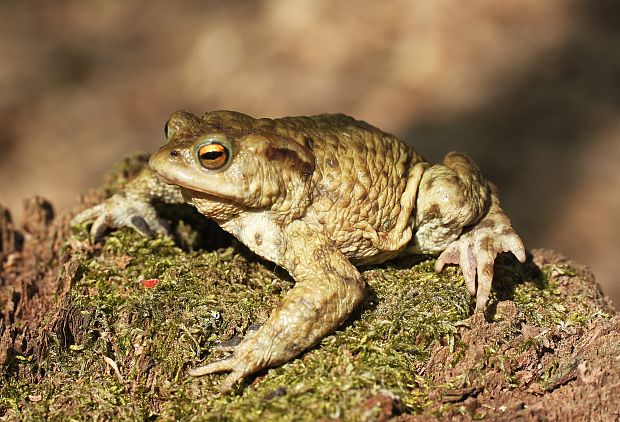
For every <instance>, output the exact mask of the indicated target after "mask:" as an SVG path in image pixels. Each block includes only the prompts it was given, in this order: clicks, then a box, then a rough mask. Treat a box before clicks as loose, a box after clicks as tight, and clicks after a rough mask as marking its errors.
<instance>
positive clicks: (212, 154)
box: [200, 151, 224, 160]
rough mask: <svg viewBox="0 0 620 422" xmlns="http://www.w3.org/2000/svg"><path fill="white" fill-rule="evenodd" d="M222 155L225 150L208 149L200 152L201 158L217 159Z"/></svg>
mask: <svg viewBox="0 0 620 422" xmlns="http://www.w3.org/2000/svg"><path fill="white" fill-rule="evenodd" d="M222 155H224V151H207V152H203V153H202V154H200V158H201V159H203V160H217V159H218V158H220V157H221V156H222Z"/></svg>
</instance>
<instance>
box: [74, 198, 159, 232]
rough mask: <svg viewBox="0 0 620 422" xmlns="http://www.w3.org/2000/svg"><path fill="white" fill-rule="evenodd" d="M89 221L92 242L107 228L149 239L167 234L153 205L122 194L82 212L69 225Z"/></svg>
mask: <svg viewBox="0 0 620 422" xmlns="http://www.w3.org/2000/svg"><path fill="white" fill-rule="evenodd" d="M89 221H93V224H92V227H91V229H90V236H91V239H93V240H97V239H99V238H100V236H101V235H102V234H103V232H104V231H105V230H106V229H108V228H121V227H125V226H127V227H131V228H132V229H134V230H135V231H137V232H138V233H141V234H143V235H145V236H149V237H152V236H154V235H155V234H162V235H165V234H167V233H168V229H167V227H166V223H165V222H164V221H163V220H161V219H160V218H159V217H158V216H157V211H155V208H153V205H151V204H150V203H149V202H145V201H139V200H136V199H134V198H128V197H127V196H125V195H124V194H122V193H118V194H116V195H114V196H112V197H110V198H108V199H106V200H105V201H104V202H102V203H101V204H99V205H95V206H94V207H91V208H88V209H86V210H84V211H82V212H81V213H79V214H78V215H76V216H75V217H74V218H73V219H72V220H71V225H73V226H75V225H78V224H82V223H85V222H89Z"/></svg>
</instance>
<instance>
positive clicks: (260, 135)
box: [73, 111, 525, 391]
mask: <svg viewBox="0 0 620 422" xmlns="http://www.w3.org/2000/svg"><path fill="white" fill-rule="evenodd" d="M165 132H166V138H167V139H168V143H167V144H166V145H164V146H163V147H161V148H160V149H159V151H158V152H157V153H155V154H154V155H153V156H152V157H151V159H150V162H149V166H150V169H145V170H144V171H142V172H141V173H140V174H139V175H138V176H137V177H136V178H135V179H134V180H132V181H131V182H129V183H128V184H127V185H126V187H125V189H124V191H123V192H121V193H118V194H116V195H114V196H112V197H111V198H109V199H107V200H106V201H105V202H103V203H102V204H99V205H97V206H95V207H93V208H90V209H88V210H86V211H84V212H82V213H81V214H79V215H78V216H76V217H75V219H74V220H73V223H74V224H79V223H82V222H86V221H91V220H94V223H93V225H92V228H91V235H92V236H93V237H94V238H97V237H98V236H99V235H101V234H102V232H103V231H104V230H105V229H106V228H108V227H122V226H130V227H132V228H134V229H135V230H137V231H139V232H141V233H144V234H146V235H152V234H154V233H160V234H166V225H165V223H164V222H163V221H162V220H160V218H159V217H158V215H157V213H156V211H155V209H154V208H153V205H152V204H153V203H154V202H156V201H163V202H166V203H182V202H187V203H189V204H191V205H193V206H194V207H196V208H197V209H198V211H199V212H200V213H202V214H204V215H205V216H206V217H208V218H210V219H212V220H214V221H215V222H216V223H217V224H219V225H220V226H221V227H222V228H223V229H224V230H226V231H228V232H230V233H232V234H233V235H234V236H235V237H237V239H239V240H240V241H241V242H243V243H244V244H245V245H247V247H248V248H250V249H251V250H252V251H254V252H255V253H256V254H257V255H259V256H261V257H263V258H265V259H267V260H269V261H272V262H274V263H276V264H277V265H279V266H282V267H283V268H285V269H286V270H287V271H288V272H289V273H290V274H291V276H292V277H293V278H294V279H295V281H296V285H295V287H294V288H293V289H292V290H291V291H289V293H288V294H287V295H286V297H285V298H284V299H283V300H282V301H281V303H280V304H279V305H278V306H277V307H276V309H275V310H273V312H272V313H271V316H270V317H269V319H268V320H267V322H266V323H265V324H264V325H263V326H261V327H260V328H259V329H258V330H257V331H255V332H253V333H251V334H248V335H246V337H245V338H244V339H243V341H241V342H240V343H239V344H238V345H236V346H231V347H229V348H228V349H227V350H229V351H231V352H232V356H230V357H229V358H228V359H225V360H221V361H217V362H214V363H211V364H208V365H206V366H202V367H198V368H194V369H191V370H190V371H189V374H191V375H205V374H210V373H214V372H220V371H231V373H230V374H229V375H228V377H227V378H226V379H225V381H224V382H223V383H222V386H221V389H222V391H226V390H227V389H229V388H230V387H231V386H232V385H233V384H234V383H235V382H237V381H238V380H240V379H242V378H243V377H245V376H247V375H249V374H252V373H254V372H256V371H259V370H261V369H263V368H267V367H273V366H277V365H280V364H282V363H284V362H287V361H288V360H290V359H292V358H294V357H295V356H297V355H298V354H300V353H301V352H302V351H304V350H306V349H308V348H309V347H311V346H312V345H314V344H316V343H317V342H318V341H319V340H320V339H321V338H322V337H323V336H325V335H326V334H328V333H330V332H331V331H333V330H334V329H335V328H336V327H338V326H339V325H340V324H341V323H342V322H343V321H344V320H345V319H346V318H347V317H348V316H349V315H350V314H351V312H352V311H353V310H354V309H355V307H356V306H357V305H358V304H359V303H360V301H361V300H362V298H363V296H364V281H363V279H362V277H361V276H360V273H359V272H358V270H357V269H356V267H355V266H356V265H361V264H364V265H366V264H378V263H381V262H384V261H386V260H388V259H391V258H394V257H396V256H399V255H404V254H421V253H424V254H438V255H439V257H438V259H437V264H436V270H437V271H441V270H442V268H443V267H444V266H445V265H446V264H458V265H460V267H461V269H462V272H463V275H464V278H465V282H466V285H467V288H468V290H469V292H470V293H471V294H472V295H475V296H476V310H477V311H481V310H483V309H484V307H485V306H486V303H487V301H488V298H489V293H490V290H491V283H492V279H493V263H494V260H495V257H496V255H497V254H498V253H500V252H512V253H513V254H514V255H515V256H516V257H517V258H518V259H519V260H520V261H522V262H523V261H524V260H525V250H524V248H523V243H522V241H521V239H520V238H519V236H518V235H517V234H516V233H515V231H514V230H513V228H512V226H511V224H510V220H509V219H508V217H507V216H506V215H505V214H504V212H503V211H502V209H501V208H500V204H499V200H498V196H497V192H496V189H495V187H494V186H493V185H492V184H491V183H489V182H488V181H487V180H486V179H484V177H483V176H482V174H481V173H480V170H479V169H478V167H477V166H476V164H474V163H473V162H472V161H471V160H470V159H469V158H468V157H467V156H465V155H463V154H459V153H449V154H448V155H446V157H445V158H444V160H443V163H442V164H434V165H433V164H430V163H429V162H427V161H426V160H425V159H424V158H423V157H422V156H421V155H419V154H418V153H417V152H416V151H414V150H413V149H412V148H411V147H410V146H408V145H407V144H405V143H404V142H402V141H400V140H399V139H397V138H396V137H395V136H393V135H390V134H388V133H385V132H383V131H381V130H379V129H377V128H375V127H373V126H371V125H369V124H368V123H365V122H362V121H358V120H355V119H353V118H351V117H348V116H345V115H342V114H335V115H332V114H323V115H318V116H310V117H285V118H281V119H254V118H252V117H250V116H247V115H245V114H241V113H237V112H231V111H215V112H210V113H207V114H205V115H204V116H203V117H202V118H199V117H197V116H195V115H193V114H191V113H188V112H185V111H177V112H175V113H173V114H172V116H171V117H170V119H169V120H168V122H167V124H166V127H165Z"/></svg>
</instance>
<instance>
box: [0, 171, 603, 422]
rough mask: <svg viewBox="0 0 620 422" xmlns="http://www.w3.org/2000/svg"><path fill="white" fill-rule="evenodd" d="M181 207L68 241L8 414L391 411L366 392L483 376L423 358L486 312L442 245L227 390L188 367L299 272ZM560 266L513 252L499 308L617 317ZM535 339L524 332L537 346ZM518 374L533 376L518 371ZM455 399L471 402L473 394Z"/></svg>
mask: <svg viewBox="0 0 620 422" xmlns="http://www.w3.org/2000/svg"><path fill="white" fill-rule="evenodd" d="M129 167H130V169H131V170H127V168H125V167H123V166H121V167H120V168H119V169H118V170H117V172H116V173H115V174H116V179H115V180H116V181H113V182H112V183H110V184H109V185H108V187H107V188H106V191H108V192H113V191H115V190H117V189H118V188H119V186H122V183H121V182H119V181H118V180H119V178H120V179H123V180H125V179H126V178H127V177H128V174H129V173H131V172H135V170H136V168H133V167H131V166H129ZM175 213H176V214H177V215H182V216H183V219H185V220H187V221H181V222H177V225H176V227H178V228H180V229H179V230H180V231H181V232H183V233H184V234H183V236H182V238H183V239H185V240H184V241H182V242H179V237H178V236H177V241H176V242H175V241H173V240H171V239H164V238H158V239H145V238H143V237H141V236H139V235H137V234H135V233H133V232H131V231H130V230H128V229H124V230H120V231H115V232H113V233H111V234H110V235H109V236H108V237H107V238H106V240H105V242H104V244H103V245H102V247H100V248H94V249H93V248H90V247H88V246H87V245H88V240H87V232H86V228H85V227H81V228H78V229H77V230H76V231H75V233H74V236H73V238H72V239H69V240H68V241H67V246H66V253H69V254H71V255H72V256H73V258H74V259H75V260H77V261H78V262H79V271H78V274H79V277H76V280H75V282H74V284H73V285H72V286H71V290H70V292H69V294H68V295H67V296H65V298H64V300H63V302H62V303H60V304H59V306H58V309H56V310H55V311H54V312H55V313H56V314H55V315H56V316H57V317H56V318H55V319H56V320H57V322H56V323H55V325H54V327H55V329H54V330H50V331H48V332H46V333H45V336H46V341H47V344H48V349H47V353H46V355H45V356H42V357H41V358H40V359H35V358H34V357H33V356H26V357H22V360H21V361H19V362H17V366H18V368H19V369H18V371H16V372H13V373H12V374H9V375H8V376H7V377H6V379H5V381H6V382H4V383H3V384H1V385H0V397H1V399H0V409H4V410H5V411H6V416H7V418H8V419H43V418H49V419H63V420H64V419H73V420H83V419H92V418H97V419H121V420H136V419H150V418H156V417H158V418H161V419H163V420H169V419H199V420H220V419H226V420H316V419H318V418H322V417H327V418H342V419H346V420H363V419H368V418H372V417H373V415H375V416H376V414H377V409H373V408H372V407H371V408H368V406H366V405H364V403H366V402H367V400H368V399H369V397H372V396H374V395H376V394H383V393H385V392H389V393H390V394H391V395H393V396H397V397H399V398H400V401H401V402H402V404H403V411H404V412H406V413H419V412H422V411H424V410H425V409H427V408H429V406H431V405H432V403H433V401H434V399H433V398H432V397H431V395H429V392H430V391H431V390H434V389H437V388H443V389H449V388H453V387H455V386H462V385H469V384H471V383H472V380H473V378H474V377H473V376H469V375H467V376H460V378H454V379H453V380H452V381H450V382H449V383H439V381H434V379H433V377H432V376H431V374H427V373H426V372H424V371H422V368H424V366H425V365H426V364H427V363H428V361H429V358H430V356H431V351H432V350H433V348H434V347H435V346H436V345H437V344H442V345H445V346H446V347H448V348H449V350H450V352H451V355H452V356H451V358H450V365H454V366H456V365H457V364H458V362H459V361H460V360H461V359H462V358H463V357H464V356H465V353H466V351H467V348H468V345H467V344H465V343H464V342H463V341H462V339H461V336H460V334H459V333H460V330H459V327H462V326H464V325H466V323H464V322H463V320H465V319H466V318H467V317H468V316H469V315H470V314H471V311H472V299H471V298H470V297H469V294H468V293H467V290H466V288H465V287H464V283H463V279H462V277H461V276H460V275H459V273H458V271H457V269H456V268H454V267H450V268H447V269H446V270H445V271H444V272H442V273H441V274H436V273H435V272H434V271H433V267H434V260H433V259H431V258H429V257H423V258H422V259H420V258H418V259H413V258H408V259H402V260H398V261H395V262H393V263H389V264H387V265H384V266H382V267H380V268H373V269H366V270H365V271H364V272H363V276H364V278H365V280H366V281H367V283H368V286H369V288H368V295H367V297H366V300H365V301H364V303H363V304H362V306H360V308H359V309H358V310H357V311H356V313H355V314H354V315H353V316H352V317H351V318H350V319H349V321H348V322H347V323H345V324H344V325H343V326H342V327H340V328H339V329H338V330H337V331H335V332H334V333H333V334H331V335H329V336H327V337H325V338H324V339H323V340H322V341H321V343H320V344H319V345H318V346H317V347H315V348H313V349H312V350H310V351H308V352H306V353H305V354H303V355H302V356H300V357H299V358H298V359H295V360H293V361H291V362H289V363H287V364H285V365H282V366H281V367H278V368H273V369H270V370H267V371H263V372H261V373H259V374H257V375H256V376H254V377H253V378H249V379H246V381H245V382H244V383H243V384H241V385H239V386H237V387H236V388H235V389H234V391H233V392H231V393H229V394H225V395H221V394H219V393H218V385H219V383H220V381H221V380H222V378H223V377H224V376H225V375H213V376H207V377H203V378H198V379H196V378H190V377H188V376H186V375H185V370H186V369H187V368H188V367H190V366H193V365H196V364H198V363H200V362H202V361H203V360H208V361H210V360H213V359H218V358H220V357H221V356H222V355H220V354H218V353H217V352H213V351H212V349H213V346H214V345H216V344H217V342H218V341H222V340H228V339H231V338H233V337H236V336H242V335H243V334H244V333H245V332H246V330H247V329H248V328H249V327H250V326H251V325H252V324H262V323H263V322H264V321H265V320H266V319H267V317H268V315H269V312H270V310H271V309H273V308H274V307H275V305H276V304H277V303H278V302H279V300H280V299H281V298H282V296H283V295H284V294H286V292H287V291H288V290H289V289H291V288H292V287H293V282H292V280H291V279H290V278H289V277H288V276H287V275H286V274H285V273H284V272H283V271H281V270H277V269H275V268H274V266H273V264H270V263H267V262H264V261H261V260H259V259H257V258H256V257H255V256H254V255H252V254H250V253H249V252H248V251H247V250H246V249H245V248H244V247H243V246H242V245H239V244H237V243H234V242H232V245H233V246H228V247H226V248H219V249H215V250H205V249H204V248H202V247H200V245H199V237H200V236H199V232H200V229H199V230H196V227H200V224H203V223H198V222H196V221H193V220H192V218H193V217H192V215H193V214H192V213H191V212H189V213H188V212H187V210H185V211H178V212H175ZM228 243H229V244H230V243H231V241H230V239H229V241H228ZM179 244H181V246H183V249H182V248H180V247H179V246H177V245H179ZM553 271H556V272H557V268H556V269H555V270H554V269H553V268H543V271H542V272H540V271H538V270H536V267H535V266H533V265H529V266H526V267H523V266H520V265H518V264H517V263H516V262H515V261H514V259H510V258H506V257H504V258H502V259H500V260H499V262H498V264H497V265H496V282H495V286H496V288H495V290H494V293H493V296H492V300H491V307H490V311H489V314H488V315H487V317H488V318H489V319H490V320H493V318H494V316H495V314H494V313H493V309H494V305H496V304H497V302H498V301H499V300H508V299H511V300H513V301H514V303H515V305H516V307H517V309H518V312H519V314H520V318H521V322H525V323H527V324H531V325H534V326H538V327H549V326H552V325H558V324H560V325H561V324H566V325H574V324H585V323H586V322H587V321H589V320H591V319H593V318H598V317H601V316H604V313H602V311H601V308H600V306H596V305H594V304H593V303H592V301H588V299H587V298H570V299H567V298H566V297H565V296H563V295H562V294H560V292H559V290H558V289H559V286H558V284H557V283H556V282H555V281H553V280H552V277H551V273H552V272H553ZM564 271H570V269H569V268H568V267H567V268H565V269H564ZM48 320H54V317H52V316H50V317H49V318H48ZM511 327H513V328H511V329H509V330H507V331H506V333H505V337H504V338H500V339H496V340H495V341H494V343H490V344H488V345H487V346H486V347H485V349H484V359H483V360H482V361H481V362H479V366H478V367H477V368H474V372H475V371H478V374H479V378H480V379H483V378H484V376H483V372H484V369H485V368H489V367H495V368H498V370H500V371H501V370H503V369H506V368H508V367H510V365H511V362H512V360H514V357H513V356H503V355H502V351H501V350H502V349H501V346H502V344H506V342H508V341H510V340H511V339H514V338H515V337H517V336H518V335H519V331H518V324H516V323H515V324H513V325H511ZM526 341H529V343H527V344H525V342H526ZM534 344H535V342H532V341H531V340H525V341H524V342H523V350H525V349H527V348H528V347H530V345H534ZM505 377H506V378H507V379H508V383H509V384H510V385H512V386H513V387H516V386H517V385H518V380H516V379H515V378H514V371H512V370H507V371H506V374H505ZM483 382H484V381H483ZM450 406H451V405H448V404H446V405H442V407H440V408H439V409H438V410H436V413H437V414H442V412H444V411H445V410H446V409H448V408H449V407H450ZM454 409H455V410H454V411H455V412H457V413H459V412H460V413H465V414H468V410H467V409H465V408H464V407H463V406H460V405H455V406H454ZM470 416H473V417H475V418H479V417H482V416H483V415H482V414H480V412H478V413H475V412H474V413H472V414H471V415H470Z"/></svg>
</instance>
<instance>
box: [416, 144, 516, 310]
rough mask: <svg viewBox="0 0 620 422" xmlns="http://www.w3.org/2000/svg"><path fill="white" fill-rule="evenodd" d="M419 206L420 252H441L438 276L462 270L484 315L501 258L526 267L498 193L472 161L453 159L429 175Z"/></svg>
mask: <svg viewBox="0 0 620 422" xmlns="http://www.w3.org/2000/svg"><path fill="white" fill-rule="evenodd" d="M416 205H417V209H416V235H415V248H416V249H417V251H419V252H426V253H439V252H441V255H440V256H439V258H438V259H437V264H436V267H435V269H436V270H437V271H441V270H442V269H443V267H444V265H445V264H459V265H460V267H461V269H462V271H463V276H464V278H465V283H466V285H467V289H468V290H469V292H470V293H471V294H472V295H476V310H477V311H481V310H483V309H484V308H485V306H486V303H487V301H488V299H489V293H490V291H491V284H492V281H493V263H494V261H495V257H496V256H497V254H498V253H500V252H512V253H513V254H514V255H515V256H516V257H517V259H519V260H520V261H521V262H523V261H525V249H524V247H523V242H522V241H521V239H520V238H519V236H518V235H517V234H516V233H515V231H514V229H513V228H512V226H511V224H510V220H509V219H508V217H507V216H506V214H504V212H503V210H502V209H501V207H500V203H499V198H498V196H497V192H496V190H495V187H494V186H493V185H492V184H490V183H489V182H487V181H486V180H485V179H484V178H483V177H482V174H481V173H480V170H479V169H478V167H477V166H476V164H475V163H474V162H473V161H471V160H470V159H469V158H468V157H467V156H465V155H463V154H458V153H450V154H448V155H446V157H445V158H444V161H443V164H439V165H435V166H432V167H430V168H429V169H428V170H426V172H425V174H424V176H423V177H422V181H421V183H420V192H419V196H418V201H417V204H416ZM476 274H477V282H478V286H477V289H476Z"/></svg>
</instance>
